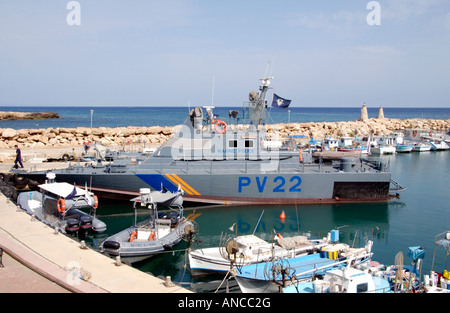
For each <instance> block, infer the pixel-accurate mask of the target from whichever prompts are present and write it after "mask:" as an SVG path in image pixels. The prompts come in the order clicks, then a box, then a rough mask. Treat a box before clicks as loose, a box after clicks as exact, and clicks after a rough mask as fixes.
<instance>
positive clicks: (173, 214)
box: [100, 188, 195, 264]
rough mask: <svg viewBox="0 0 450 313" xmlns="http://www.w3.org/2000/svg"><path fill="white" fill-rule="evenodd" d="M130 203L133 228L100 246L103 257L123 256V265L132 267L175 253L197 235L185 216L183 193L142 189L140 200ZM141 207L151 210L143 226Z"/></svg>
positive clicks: (121, 257)
mask: <svg viewBox="0 0 450 313" xmlns="http://www.w3.org/2000/svg"><path fill="white" fill-rule="evenodd" d="M130 201H133V210H134V223H133V225H132V226H130V227H128V228H126V229H124V230H122V231H121V232H119V233H117V234H115V235H113V236H111V237H108V238H107V239H106V240H105V241H104V242H103V243H102V244H101V245H100V251H101V252H102V253H105V254H107V255H109V256H111V257H117V256H120V259H121V261H123V262H124V263H128V264H132V263H135V262H139V261H142V260H145V259H147V258H150V257H152V256H154V255H156V254H160V253H162V252H163V251H165V250H169V249H172V248H173V247H174V246H175V245H177V244H178V243H179V242H180V241H181V240H182V239H183V238H191V237H192V235H193V233H194V232H195V225H194V224H193V222H192V221H191V220H189V219H187V218H184V216H183V206H182V204H183V198H182V192H181V191H177V192H173V193H172V192H169V191H166V190H162V191H150V189H149V188H141V189H140V196H139V197H136V198H133V199H131V200H130ZM138 204H139V206H141V207H143V208H144V207H148V213H149V217H148V218H147V219H146V220H144V221H142V222H139V223H138V222H137V210H138V208H137V205H138ZM158 207H168V208H169V209H170V211H169V213H165V212H158ZM190 236H191V237H190Z"/></svg>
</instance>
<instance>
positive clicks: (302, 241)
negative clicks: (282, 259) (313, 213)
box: [278, 236, 311, 250]
mask: <svg viewBox="0 0 450 313" xmlns="http://www.w3.org/2000/svg"><path fill="white" fill-rule="evenodd" d="M278 244H279V245H280V247H282V248H284V249H288V250H290V249H295V248H299V247H301V246H304V245H310V244H311V243H310V242H309V240H308V238H307V237H306V236H295V237H286V238H278Z"/></svg>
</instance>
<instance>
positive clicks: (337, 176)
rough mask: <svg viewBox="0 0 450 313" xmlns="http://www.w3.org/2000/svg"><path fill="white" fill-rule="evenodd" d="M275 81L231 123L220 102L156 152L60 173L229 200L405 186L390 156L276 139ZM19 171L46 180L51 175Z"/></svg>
mask: <svg viewBox="0 0 450 313" xmlns="http://www.w3.org/2000/svg"><path fill="white" fill-rule="evenodd" d="M271 79H272V77H269V78H263V79H261V85H260V87H259V92H256V91H253V92H251V93H250V95H249V101H247V102H244V104H243V110H242V113H241V112H239V111H235V110H232V111H230V112H229V117H228V119H227V121H228V123H227V122H226V121H224V120H219V119H217V118H216V116H215V115H214V113H213V109H214V108H213V107H212V106H209V107H208V106H207V107H203V108H200V107H197V108H195V109H192V110H191V111H190V112H189V114H188V117H187V119H186V120H185V123H184V124H183V125H181V127H180V128H179V130H178V131H177V132H176V133H175V134H174V135H173V136H172V137H171V138H170V139H169V140H168V141H166V142H165V143H164V144H162V145H161V146H160V147H159V148H158V149H157V150H156V151H155V152H154V153H152V154H151V155H145V154H142V155H140V156H138V157H136V155H133V158H131V156H130V157H129V158H120V159H119V158H116V159H115V160H114V162H109V163H105V162H103V163H100V162H99V163H97V164H85V165H81V164H75V165H74V164H70V165H69V166H68V168H65V169H61V170H53V172H54V173H56V174H57V176H58V180H59V181H66V182H68V183H75V184H77V185H80V186H84V185H85V184H87V185H88V186H89V187H90V188H91V189H92V191H94V192H95V193H96V194H98V195H99V196H103V197H111V198H122V199H128V200H129V199H131V198H133V197H135V196H137V195H138V192H136V191H137V190H139V189H141V188H150V189H151V190H161V188H162V187H164V188H166V189H167V190H168V191H171V192H175V191H177V190H179V189H182V190H183V191H184V195H183V198H184V201H185V202H194V203H210V204H222V205H232V204H239V205H242V204H275V203H292V204H294V203H298V204H301V203H323V202H328V203H329V202H365V201H387V200H388V199H389V198H390V197H392V196H395V194H394V193H396V192H398V191H401V190H403V189H404V188H403V187H402V186H400V185H399V184H398V183H396V182H395V181H393V180H392V179H391V173H390V169H389V164H388V163H386V162H381V161H369V160H367V159H363V158H359V157H357V158H354V157H343V158H341V159H340V160H334V161H332V162H325V160H324V159H315V158H313V156H312V154H310V153H305V152H302V151H299V150H297V149H296V147H295V145H292V146H290V145H289V144H286V143H283V142H281V141H280V140H273V138H277V133H276V132H274V131H272V132H268V131H267V124H266V114H267V102H266V96H267V92H268V90H269V85H270V83H271ZM240 113H241V114H242V115H240ZM15 172H16V173H17V174H19V175H21V176H25V177H28V178H30V179H33V180H35V181H38V182H40V181H44V180H45V174H46V172H43V171H40V172H39V171H29V172H26V171H23V170H15ZM397 195H398V194H397Z"/></svg>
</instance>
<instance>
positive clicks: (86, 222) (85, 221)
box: [80, 215, 92, 231]
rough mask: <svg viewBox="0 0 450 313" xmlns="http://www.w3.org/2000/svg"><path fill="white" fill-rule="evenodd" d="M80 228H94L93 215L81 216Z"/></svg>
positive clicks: (87, 229) (85, 229) (86, 229)
mask: <svg viewBox="0 0 450 313" xmlns="http://www.w3.org/2000/svg"><path fill="white" fill-rule="evenodd" d="M80 228H81V229H83V230H84V231H90V230H91V229H92V217H91V216H86V215H85V216H82V217H81V218H80Z"/></svg>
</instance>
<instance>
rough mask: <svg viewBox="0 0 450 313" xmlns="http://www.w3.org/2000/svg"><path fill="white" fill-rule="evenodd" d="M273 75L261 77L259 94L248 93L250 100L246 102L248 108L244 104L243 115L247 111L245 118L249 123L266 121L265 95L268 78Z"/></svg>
mask: <svg viewBox="0 0 450 313" xmlns="http://www.w3.org/2000/svg"><path fill="white" fill-rule="evenodd" d="M271 79H273V77H265V78H261V79H260V80H261V86H259V90H260V94H259V96H258V97H257V98H256V97H253V96H252V93H250V97H249V98H250V102H247V104H248V108H245V104H244V115H246V114H245V112H246V111H247V112H248V115H247V118H248V120H249V121H250V124H251V125H254V126H259V125H264V124H265V123H266V95H267V91H268V90H269V85H270V80H271Z"/></svg>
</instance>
